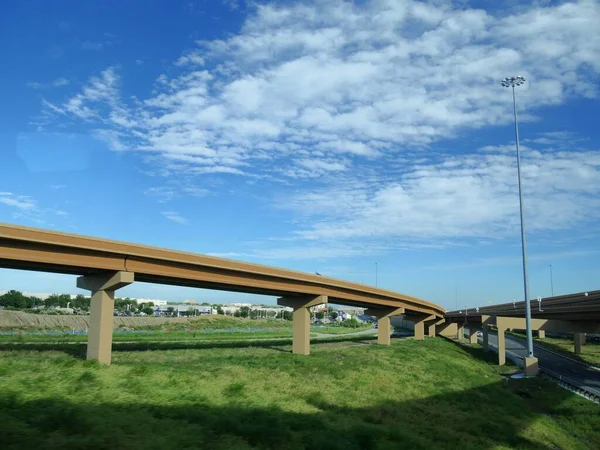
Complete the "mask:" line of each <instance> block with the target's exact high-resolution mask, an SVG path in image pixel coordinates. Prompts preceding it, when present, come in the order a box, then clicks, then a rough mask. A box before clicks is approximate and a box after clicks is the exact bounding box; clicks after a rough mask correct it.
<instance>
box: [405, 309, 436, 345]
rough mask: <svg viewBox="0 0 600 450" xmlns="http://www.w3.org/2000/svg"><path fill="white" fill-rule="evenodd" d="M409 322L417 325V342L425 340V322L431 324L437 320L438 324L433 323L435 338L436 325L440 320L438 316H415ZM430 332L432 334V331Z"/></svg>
mask: <svg viewBox="0 0 600 450" xmlns="http://www.w3.org/2000/svg"><path fill="white" fill-rule="evenodd" d="M408 320H410V321H412V322H414V323H415V339H417V340H423V339H425V322H430V321H432V320H435V321H436V322H433V327H434V331H433V333H434V334H433V335H434V336H435V325H436V323H437V321H438V318H437V317H436V316H434V315H430V316H420V317H414V316H413V317H409V318H408ZM429 331H430V332H431V329H430V330H429Z"/></svg>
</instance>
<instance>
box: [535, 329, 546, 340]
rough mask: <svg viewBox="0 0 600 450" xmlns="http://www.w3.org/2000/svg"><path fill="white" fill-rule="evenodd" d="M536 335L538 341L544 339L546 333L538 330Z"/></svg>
mask: <svg viewBox="0 0 600 450" xmlns="http://www.w3.org/2000/svg"><path fill="white" fill-rule="evenodd" d="M537 334H538V339H546V331H544V330H538V332H537Z"/></svg>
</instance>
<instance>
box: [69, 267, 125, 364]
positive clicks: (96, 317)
mask: <svg viewBox="0 0 600 450" xmlns="http://www.w3.org/2000/svg"><path fill="white" fill-rule="evenodd" d="M133 280H134V274H133V273H132V272H110V273H107V274H102V275H90V276H84V277H79V278H77V287H78V288H80V289H87V290H90V291H92V301H91V305H90V306H91V308H90V327H89V330H88V344H87V359H95V360H97V361H99V362H101V363H103V364H110V362H111V356H112V331H113V330H112V328H113V311H114V308H115V291H116V290H117V289H120V288H122V287H124V286H127V285H128V284H131V283H133Z"/></svg>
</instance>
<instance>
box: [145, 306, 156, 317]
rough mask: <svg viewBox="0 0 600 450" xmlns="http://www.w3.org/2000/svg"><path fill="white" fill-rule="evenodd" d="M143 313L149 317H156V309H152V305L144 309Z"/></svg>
mask: <svg viewBox="0 0 600 450" xmlns="http://www.w3.org/2000/svg"><path fill="white" fill-rule="evenodd" d="M142 312H143V313H144V314H146V315H147V316H153V315H154V308H152V306H150V305H146V306H144V307H143V308H142Z"/></svg>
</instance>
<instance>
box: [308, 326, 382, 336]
mask: <svg viewBox="0 0 600 450" xmlns="http://www.w3.org/2000/svg"><path fill="white" fill-rule="evenodd" d="M372 329H373V326H372V325H366V326H362V327H358V328H349V327H343V326H341V325H338V326H322V327H312V328H311V331H312V332H314V333H322V334H351V333H358V332H359V331H365V330H372Z"/></svg>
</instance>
